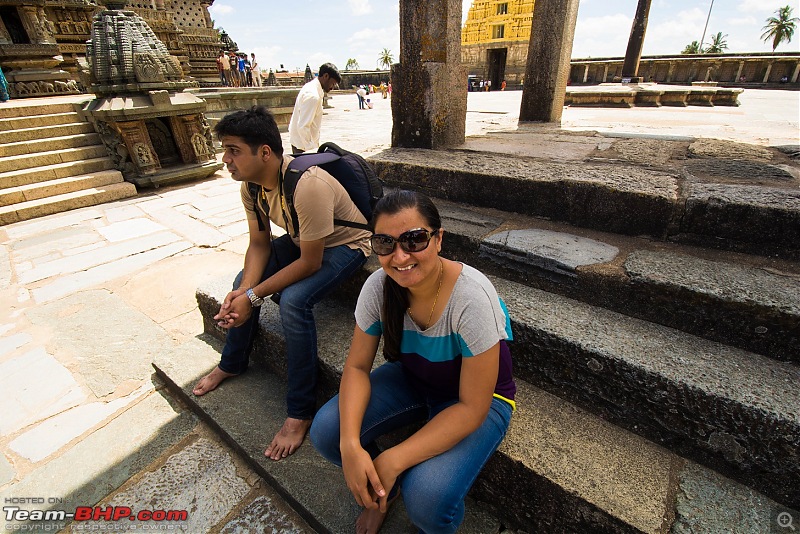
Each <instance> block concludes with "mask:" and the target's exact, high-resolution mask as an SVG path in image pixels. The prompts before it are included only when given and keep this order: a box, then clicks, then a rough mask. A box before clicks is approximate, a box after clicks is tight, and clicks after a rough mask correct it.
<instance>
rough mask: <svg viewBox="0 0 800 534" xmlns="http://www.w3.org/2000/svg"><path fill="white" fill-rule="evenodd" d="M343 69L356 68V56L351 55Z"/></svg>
mask: <svg viewBox="0 0 800 534" xmlns="http://www.w3.org/2000/svg"><path fill="white" fill-rule="evenodd" d="M344 70H358V61H356V58H354V57H351V58H350V59H348V60H347V64H346V65H345V66H344Z"/></svg>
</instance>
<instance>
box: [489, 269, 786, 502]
mask: <svg viewBox="0 0 800 534" xmlns="http://www.w3.org/2000/svg"><path fill="white" fill-rule="evenodd" d="M493 282H494V283H495V285H496V287H497V288H498V293H499V294H500V296H501V297H502V298H503V300H504V301H505V302H506V305H507V306H508V309H509V311H510V313H511V319H512V327H513V328H514V333H515V344H514V347H515V362H514V370H515V375H516V376H519V377H521V378H522V379H524V380H528V381H530V382H531V383H532V384H534V385H536V386H539V387H542V388H543V389H546V390H548V391H550V392H551V393H555V394H557V395H559V396H562V397H564V398H567V399H569V400H570V401H571V402H575V403H576V404H578V405H579V406H582V407H584V408H586V409H588V410H591V411H593V412H595V413H597V414H599V415H601V416H602V417H604V418H608V419H609V420H610V421H612V422H614V423H615V424H618V425H621V426H623V427H624V428H628V429H630V430H632V431H635V432H637V433H639V434H641V435H643V436H645V437H647V438H648V439H651V440H652V441H655V442H656V443H662V444H669V447H670V449H671V450H673V451H675V452H677V453H678V454H681V455H685V456H686V457H688V458H692V459H694V460H696V461H698V462H701V463H703V464H704V465H708V466H709V467H712V468H714V469H717V470H719V471H720V472H722V473H723V474H725V475H726V476H731V477H732V478H735V479H737V480H740V481H742V482H745V483H747V484H749V485H751V486H753V487H755V488H756V489H758V490H759V491H762V492H764V493H765V494H767V495H768V496H771V497H773V498H774V499H775V500H777V501H779V502H783V503H787V504H789V505H791V504H792V503H797V502H798V501H799V500H800V494H798V490H796V489H794V486H795V485H794V484H793V482H792V481H793V480H796V479H797V477H798V476H800V468H798V466H800V459H799V458H798V455H797V453H796V451H800V412H798V410H797V406H800V390H798V389H797V387H796V386H795V384H796V383H798V381H800V369H798V368H797V366H795V365H792V364H788V363H783V362H777V361H775V360H771V359H769V358H766V357H763V356H759V355H757V354H753V353H749V352H745V351H742V350H739V349H734V348H731V347H728V346H725V345H721V344H719V343H713V342H709V341H706V340H703V339H700V338H695V337H693V336H689V335H686V334H684V333H681V332H679V331H676V330H672V329H669V328H665V327H661V326H658V325H654V324H651V323H646V322H644V321H640V320H636V319H631V318H629V317H626V316H623V315H620V314H617V313H614V312H610V311H607V310H604V309H601V308H594V307H591V306H588V305H586V304H582V303H578V302H575V301H571V300H569V299H565V298H563V297H559V296H556V295H552V294H550V293H545V292H542V291H538V290H535V289H530V288H527V287H525V286H522V285H519V284H515V283H512V282H506V281H503V280H499V279H494V280H493ZM709 413H713V414H714V416H713V417H707V416H704V414H709ZM778 429H780V430H778Z"/></svg>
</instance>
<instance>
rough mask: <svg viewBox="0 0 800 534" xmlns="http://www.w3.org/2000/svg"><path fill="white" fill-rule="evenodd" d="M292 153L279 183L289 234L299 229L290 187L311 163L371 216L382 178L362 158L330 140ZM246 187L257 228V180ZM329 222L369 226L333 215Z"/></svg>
mask: <svg viewBox="0 0 800 534" xmlns="http://www.w3.org/2000/svg"><path fill="white" fill-rule="evenodd" d="M293 157H294V159H293V160H292V161H290V162H289V166H288V167H287V169H286V173H285V174H284V176H283V181H282V184H281V187H282V188H283V196H285V197H286V204H287V206H286V207H287V208H288V210H289V214H290V216H291V218H292V226H293V227H294V229H295V234H294V236H293V237H298V233H299V231H300V230H299V228H300V224H299V222H298V220H297V211H296V210H295V208H294V191H295V188H296V187H297V182H298V181H299V180H300V177H301V176H303V173H304V172H306V171H307V170H308V169H309V168H311V167H315V166H316V167H319V168H321V169H323V170H324V171H326V172H327V173H329V174H330V175H331V176H333V177H334V178H336V180H337V181H338V182H339V183H340V184H342V186H344V189H345V191H347V194H348V195H350V199H351V200H352V201H353V203H354V204H355V205H356V207H357V208H358V210H359V211H360V212H361V214H362V215H364V218H365V219H366V220H367V221H369V220H370V219H371V218H372V210H373V208H374V207H375V203H376V202H378V200H380V199H381V197H383V182H382V181H381V179H380V178H378V176H377V175H376V174H375V171H374V170H373V169H372V167H371V166H370V165H369V163H367V161H366V160H365V159H364V158H362V157H361V156H359V155H358V154H355V153H353V152H349V151H347V150H344V149H343V148H340V147H339V146H337V145H336V144H334V143H323V144H322V145H321V146H320V147H319V149H318V150H317V152H303V153H301V154H293ZM249 188H250V195H251V196H252V197H253V202H254V208H255V211H256V216H257V217H258V229H259V230H264V229H265V226H264V223H263V221H262V220H261V214H260V213H259V210H258V206H257V205H255V204H257V203H258V196H259V195H258V190H259V186H258V184H253V183H250V184H249ZM333 224H335V225H338V226H348V227H350V228H361V229H362V230H369V225H368V224H363V223H358V222H355V221H344V220H341V219H334V220H333Z"/></svg>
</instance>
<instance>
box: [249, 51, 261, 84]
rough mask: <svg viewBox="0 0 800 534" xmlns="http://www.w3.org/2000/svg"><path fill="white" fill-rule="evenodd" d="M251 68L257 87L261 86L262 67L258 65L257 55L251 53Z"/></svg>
mask: <svg viewBox="0 0 800 534" xmlns="http://www.w3.org/2000/svg"><path fill="white" fill-rule="evenodd" d="M250 70H251V71H252V72H253V82H255V86H256V87H261V67H259V66H258V61H256V55H255V54H253V53H251V54H250Z"/></svg>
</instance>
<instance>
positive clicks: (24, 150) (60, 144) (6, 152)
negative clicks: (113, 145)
mask: <svg viewBox="0 0 800 534" xmlns="http://www.w3.org/2000/svg"><path fill="white" fill-rule="evenodd" d="M88 126H90V127H91V125H88ZM100 143H101V140H100V136H99V135H97V134H96V133H94V132H90V133H79V134H72V135H61V136H56V137H49V138H44V139H30V140H26V141H17V142H14V143H5V144H1V145H0V158H6V157H13V156H22V155H26V154H31V155H34V154H41V153H43V152H54V151H60V150H66V149H69V148H80V147H86V146H90V145H93V146H97V145H100Z"/></svg>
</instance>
